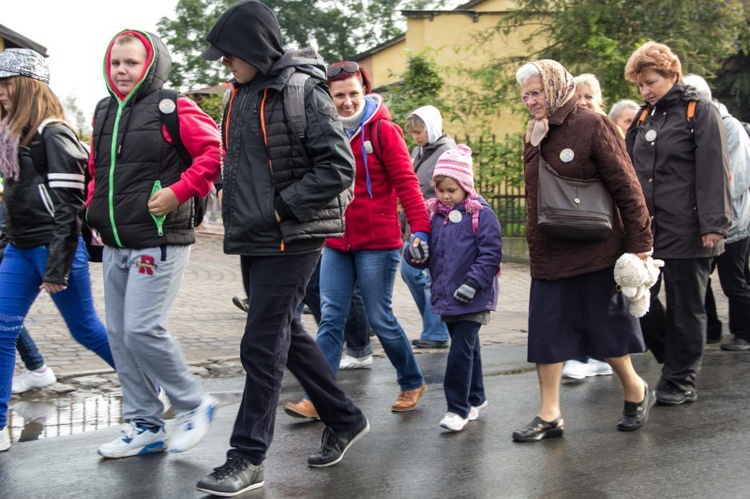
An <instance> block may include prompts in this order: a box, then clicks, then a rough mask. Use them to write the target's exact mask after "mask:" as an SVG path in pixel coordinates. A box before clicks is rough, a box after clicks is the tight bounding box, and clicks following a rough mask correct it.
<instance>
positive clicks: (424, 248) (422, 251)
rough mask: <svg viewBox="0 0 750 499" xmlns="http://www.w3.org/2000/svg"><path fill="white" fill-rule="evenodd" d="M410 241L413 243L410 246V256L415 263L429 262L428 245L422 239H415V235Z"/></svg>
mask: <svg viewBox="0 0 750 499" xmlns="http://www.w3.org/2000/svg"><path fill="white" fill-rule="evenodd" d="M409 241H410V243H411V244H410V245H409V255H411V257H412V259H413V260H414V261H415V262H424V261H425V260H427V258H428V257H429V256H430V247H429V246H428V245H427V243H426V242H425V241H423V240H422V239H421V238H419V237H415V236H414V234H412V235H411V239H409Z"/></svg>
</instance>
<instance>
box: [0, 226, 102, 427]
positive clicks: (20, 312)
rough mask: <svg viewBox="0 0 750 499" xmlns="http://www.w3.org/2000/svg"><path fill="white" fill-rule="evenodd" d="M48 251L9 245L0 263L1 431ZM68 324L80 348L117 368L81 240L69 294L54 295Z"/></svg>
mask: <svg viewBox="0 0 750 499" xmlns="http://www.w3.org/2000/svg"><path fill="white" fill-rule="evenodd" d="M48 258H49V249H48V248H47V247H46V246H37V247H34V248H16V247H15V246H13V245H10V244H9V245H8V246H7V247H6V248H5V255H4V257H3V261H2V263H1V264H0V428H2V427H4V426H5V424H6V419H7V415H8V399H9V398H10V389H11V382H12V380H13V371H14V370H15V363H16V339H17V338H18V335H19V334H20V332H21V328H22V327H23V321H24V319H25V318H26V315H27V314H28V313H29V309H30V308H31V305H32V303H34V300H35V299H36V297H37V296H38V295H39V286H41V284H42V277H43V276H44V271H45V269H46V267H47V259H48ZM50 297H51V299H52V301H53V302H54V303H55V306H57V309H58V310H59V311H60V314H61V315H62V316H63V319H64V320H65V323H66V324H67V326H68V329H69V330H70V333H71V334H72V335H73V338H75V339H76V341H78V342H79V343H80V344H82V345H83V346H85V347H86V348H88V349H89V350H91V351H93V352H94V353H95V354H97V355H98V356H99V357H101V358H102V359H103V360H104V361H105V362H107V363H108V364H109V365H110V366H112V367H114V361H113V360H112V352H111V351H110V349H109V343H108V341H107V329H106V328H105V327H104V324H103V323H102V321H101V320H99V317H98V316H97V315H96V309H95V308H94V298H93V296H92V295H91V279H90V277H89V258H88V253H87V252H86V245H85V244H84V242H83V239H81V238H79V239H78V249H77V250H76V254H75V260H74V261H73V267H72V269H71V271H70V277H69V279H68V288H67V289H66V290H65V291H60V292H59V293H54V294H52V295H50Z"/></svg>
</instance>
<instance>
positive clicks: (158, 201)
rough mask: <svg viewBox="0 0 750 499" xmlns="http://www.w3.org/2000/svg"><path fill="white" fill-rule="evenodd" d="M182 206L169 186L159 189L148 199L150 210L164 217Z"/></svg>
mask: <svg viewBox="0 0 750 499" xmlns="http://www.w3.org/2000/svg"><path fill="white" fill-rule="evenodd" d="M178 206H180V201H179V200H178V199H177V196H176V195H175V193H174V192H173V191H172V189H170V188H169V187H167V188H165V189H159V190H158V191H156V192H155V193H154V195H153V196H151V199H149V201H148V211H150V212H151V213H153V214H154V215H156V216H157V217H163V216H165V215H168V214H169V213H172V212H173V211H174V210H176V209H177V207H178Z"/></svg>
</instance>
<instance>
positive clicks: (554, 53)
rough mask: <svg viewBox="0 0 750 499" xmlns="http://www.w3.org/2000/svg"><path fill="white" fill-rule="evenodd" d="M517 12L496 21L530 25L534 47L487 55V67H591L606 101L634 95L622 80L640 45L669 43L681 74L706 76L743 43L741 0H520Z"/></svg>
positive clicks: (576, 70) (507, 27)
mask: <svg viewBox="0 0 750 499" xmlns="http://www.w3.org/2000/svg"><path fill="white" fill-rule="evenodd" d="M516 4H517V6H518V10H515V11H513V12H512V13H511V14H510V16H509V17H508V18H507V19H506V20H505V21H504V22H503V23H502V25H499V26H498V31H497V33H498V34H499V33H502V34H506V35H507V34H508V33H510V32H512V31H513V30H515V29H516V28H518V27H521V26H525V27H529V28H532V34H531V35H530V36H528V37H527V39H526V40H525V41H526V42H527V43H529V44H530V46H536V47H538V51H537V52H536V53H533V54H529V55H527V56H524V57H523V58H520V57H516V58H504V59H500V60H495V61H492V64H491V68H492V69H493V70H495V71H496V70H497V68H498V67H503V68H506V69H507V70H508V71H506V73H508V72H510V70H515V69H516V68H517V67H518V66H520V65H521V64H523V63H524V62H528V61H530V60H536V59H542V58H549V59H555V60H557V61H559V62H560V63H561V64H563V65H564V66H565V67H566V68H567V69H568V70H569V71H571V72H572V73H573V74H580V73H584V72H586V73H593V74H595V75H596V76H597V78H598V79H599V80H600V81H601V83H602V90H603V93H604V95H605V97H606V98H607V100H608V101H609V102H614V101H616V100H618V99H622V98H637V97H638V95H637V92H636V88H635V86H634V85H633V84H632V83H630V82H628V81H626V80H625V78H624V68H625V64H626V62H627V60H628V58H629V57H630V55H631V54H632V53H633V51H634V50H635V49H636V48H638V47H639V46H640V45H641V44H643V43H644V42H646V41H649V40H654V41H657V42H660V43H665V44H667V45H668V46H669V47H670V48H671V49H672V50H673V51H674V52H675V53H676V54H677V55H678V56H679V57H680V61H681V62H682V66H683V72H685V73H687V72H693V73H696V74H700V75H701V76H703V77H705V78H707V79H711V78H712V77H714V75H715V74H716V72H717V71H719V70H720V69H721V67H722V61H724V60H727V59H729V58H731V57H732V56H733V55H735V54H736V53H737V52H738V51H739V50H740V49H741V48H742V42H741V40H740V35H741V33H743V31H744V30H747V18H746V12H745V9H744V6H743V3H742V2H741V1H739V0H717V1H714V2H711V4H710V7H709V5H707V4H706V2H705V1H699V0H682V1H680V2H675V1H673V0H641V1H639V2H627V1H623V0H519V1H518V2H516Z"/></svg>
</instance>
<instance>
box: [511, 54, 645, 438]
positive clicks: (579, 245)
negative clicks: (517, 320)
mask: <svg viewBox="0 0 750 499" xmlns="http://www.w3.org/2000/svg"><path fill="white" fill-rule="evenodd" d="M516 80H517V81H518V83H519V84H520V85H521V89H522V92H521V93H522V95H521V100H522V101H523V102H524V103H525V104H526V106H527V107H528V109H529V112H530V113H531V118H532V119H531V121H530V122H529V124H528V127H527V131H526V135H525V138H524V140H525V148H524V180H525V183H526V196H527V197H526V199H527V202H526V207H527V222H526V239H527V241H528V244H529V257H530V262H531V278H532V280H531V291H530V298H529V339H528V361H529V362H534V363H536V370H537V375H538V378H539V388H540V391H541V408H540V410H539V412H538V413H537V415H536V417H535V418H534V419H533V420H532V421H531V423H529V424H528V425H526V426H524V427H522V428H520V429H518V430H516V431H515V432H514V433H513V440H515V441H517V442H533V441H538V440H541V439H543V438H551V437H560V436H562V434H563V428H564V422H563V416H562V412H561V409H560V379H561V373H562V367H563V362H564V361H566V360H568V359H572V358H576V357H581V356H584V355H589V356H592V357H596V358H603V359H605V360H606V361H607V362H608V363H609V364H610V365H611V366H612V369H613V370H614V371H615V373H616V374H617V376H618V377H619V379H620V382H621V383H622V389H623V396H624V399H625V404H624V411H623V413H622V416H621V417H620V419H619V421H618V423H617V429H618V430H622V431H632V430H637V429H638V428H640V427H641V426H643V425H644V424H645V423H646V421H647V420H648V414H649V409H650V408H651V406H652V405H653V403H654V400H655V397H654V392H653V390H652V389H650V388H649V386H648V384H647V383H646V382H645V381H644V380H643V379H642V378H641V377H640V376H638V374H637V373H636V372H635V369H634V368H633V365H632V363H631V360H630V354H632V353H640V352H643V351H644V350H645V346H644V342H643V336H642V334H641V329H640V326H639V323H638V320H637V319H636V318H635V317H634V316H633V315H631V314H630V312H629V309H628V304H627V302H626V299H625V298H624V297H623V296H622V294H621V293H619V292H618V291H617V288H616V284H615V280H614V275H613V271H614V265H615V262H616V260H617V258H618V257H619V256H620V255H622V254H623V253H625V252H628V253H633V254H636V255H638V257H640V258H641V259H643V260H646V259H647V258H648V255H649V252H650V250H651V245H652V237H651V231H650V223H649V217H648V210H647V208H646V202H645V201H644V199H643V194H642V192H641V188H640V185H639V183H638V179H637V177H636V175H635V171H634V169H633V165H632V164H631V162H630V159H629V158H628V154H627V152H626V151H625V144H624V143H623V141H622V139H621V138H620V137H619V136H618V132H617V129H616V128H615V126H614V124H613V123H612V122H611V121H610V120H609V119H608V118H607V117H606V116H602V115H600V114H598V113H592V112H589V111H587V110H585V109H583V108H581V107H579V106H577V99H576V97H575V83H574V81H573V76H572V75H571V74H570V73H569V72H568V71H567V70H566V69H565V68H564V67H563V66H562V65H561V64H559V63H558V62H555V61H552V60H540V61H536V62H532V63H528V64H526V65H524V66H522V67H521V68H520V69H519V70H518V72H517V73H516ZM542 164H548V165H549V166H550V167H551V168H553V169H554V170H555V171H556V172H557V173H558V174H559V175H562V176H565V177H569V178H580V179H595V178H600V179H602V180H603V182H604V184H605V185H606V187H607V190H608V191H609V192H610V194H611V195H612V198H613V200H614V204H615V206H616V208H617V209H616V210H615V216H614V217H613V231H612V234H611V235H610V236H609V237H607V238H605V239H601V240H596V241H581V240H568V239H559V238H555V237H552V236H549V235H546V234H544V233H542V232H541V231H539V230H537V216H538V210H537V202H538V195H539V192H538V185H539V184H538V179H539V169H540V167H541V165H542Z"/></svg>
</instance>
